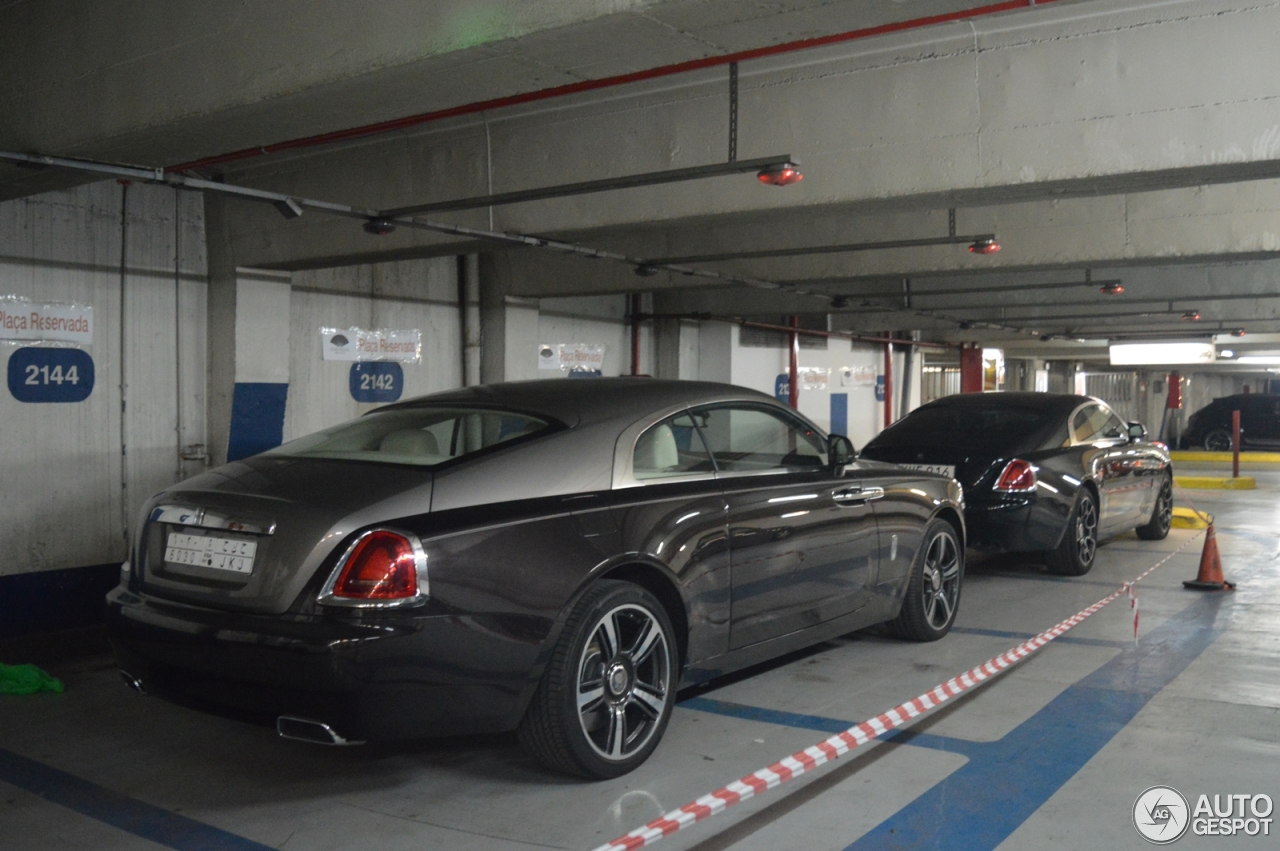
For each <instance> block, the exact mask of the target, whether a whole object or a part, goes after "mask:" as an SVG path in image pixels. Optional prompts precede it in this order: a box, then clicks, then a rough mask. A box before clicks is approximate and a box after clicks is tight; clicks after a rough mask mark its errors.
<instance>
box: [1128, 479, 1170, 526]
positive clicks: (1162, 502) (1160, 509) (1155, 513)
mask: <svg viewBox="0 0 1280 851" xmlns="http://www.w3.org/2000/svg"><path fill="white" fill-rule="evenodd" d="M1172 525H1173V474H1172V473H1166V474H1165V475H1163V476H1161V477H1160V485H1159V490H1157V491H1156V504H1155V505H1154V506H1152V508H1151V519H1150V520H1148V521H1147V522H1146V524H1145V525H1143V526H1139V527H1138V528H1137V529H1134V530H1133V531H1135V532H1137V533H1138V537H1139V538H1141V539H1142V540H1144V541H1163V540H1164V539H1165V538H1167V537H1169V527H1170V526H1172Z"/></svg>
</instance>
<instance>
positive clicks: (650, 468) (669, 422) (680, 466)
mask: <svg viewBox="0 0 1280 851" xmlns="http://www.w3.org/2000/svg"><path fill="white" fill-rule="evenodd" d="M631 468H632V474H633V475H634V476H635V477H636V479H637V480H639V481H646V480H649V479H663V478H670V477H672V476H687V475H690V474H693V473H712V472H714V471H715V465H714V464H712V463H711V456H710V455H709V454H708V453H707V447H706V445H705V444H704V443H703V442H702V438H701V437H700V436H699V435H698V429H697V427H696V426H695V425H694V422H693V418H692V417H691V416H690V415H689V414H687V413H685V414H677V415H676V416H674V417H669V418H667V419H665V420H663V421H662V422H660V423H658V424H657V425H654V426H650V427H649V429H648V430H647V431H645V432H644V434H642V435H640V438H639V439H638V440H637V441H636V448H635V454H634V455H633V456H632V461H631Z"/></svg>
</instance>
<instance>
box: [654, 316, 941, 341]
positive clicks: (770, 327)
mask: <svg viewBox="0 0 1280 851" xmlns="http://www.w3.org/2000/svg"><path fill="white" fill-rule="evenodd" d="M639 318H640V319H688V320H690V321H693V322H728V323H729V324H731V325H737V326H739V327H740V328H758V329H760V330H761V331H781V332H783V333H785V334H791V333H793V332H794V333H796V334H800V335H802V336H809V337H827V338H834V339H837V340H851V341H853V342H855V343H872V344H876V345H879V344H882V343H889V342H893V343H896V344H898V345H902V346H912V347H916V348H921V349H959V348H960V344H959V343H936V342H933V341H930V340H919V339H915V340H895V339H893V338H892V337H889V336H884V337H868V336H865V335H863V334H854V333H852V332H850V331H820V330H818V329H816V328H792V327H791V326H790V325H774V324H771V323H768V322H756V321H755V320H753V319H743V318H742V317H740V316H722V315H720V314H715V313H642V314H640V317H639Z"/></svg>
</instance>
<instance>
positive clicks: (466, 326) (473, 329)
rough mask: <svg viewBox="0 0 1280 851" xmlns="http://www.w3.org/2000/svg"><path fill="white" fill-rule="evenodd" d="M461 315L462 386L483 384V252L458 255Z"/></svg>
mask: <svg viewBox="0 0 1280 851" xmlns="http://www.w3.org/2000/svg"><path fill="white" fill-rule="evenodd" d="M458 315H459V318H460V319H461V321H462V386H463V387H472V386H474V385H476V384H479V383H480V351H481V348H480V255H478V254H464V255H463V256H461V257H459V258H458Z"/></svg>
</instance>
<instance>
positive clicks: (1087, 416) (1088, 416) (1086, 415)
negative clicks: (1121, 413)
mask: <svg viewBox="0 0 1280 851" xmlns="http://www.w3.org/2000/svg"><path fill="white" fill-rule="evenodd" d="M1125 434H1126V429H1125V425H1124V423H1123V422H1121V421H1120V418H1119V417H1117V416H1116V415H1115V414H1113V413H1111V411H1109V410H1108V409H1106V408H1104V407H1102V406H1101V405H1086V406H1085V407H1083V408H1081V409H1080V410H1078V411H1076V414H1075V416H1074V417H1072V418H1071V442H1072V443H1091V442H1093V441H1095V440H1110V439H1112V438H1116V437H1124V436H1125Z"/></svg>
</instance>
